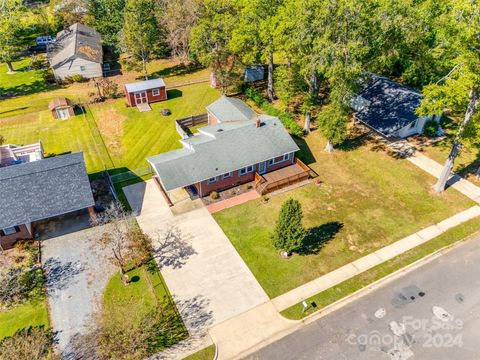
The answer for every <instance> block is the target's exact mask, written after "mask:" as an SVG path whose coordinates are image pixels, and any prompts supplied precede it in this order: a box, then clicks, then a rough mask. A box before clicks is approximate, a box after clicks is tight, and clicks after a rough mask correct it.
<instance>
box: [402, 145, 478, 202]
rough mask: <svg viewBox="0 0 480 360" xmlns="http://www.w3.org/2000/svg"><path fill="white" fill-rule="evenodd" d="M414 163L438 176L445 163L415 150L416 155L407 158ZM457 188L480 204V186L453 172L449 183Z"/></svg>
mask: <svg viewBox="0 0 480 360" xmlns="http://www.w3.org/2000/svg"><path fill="white" fill-rule="evenodd" d="M407 160H408V161H410V162H411V163H412V164H414V165H416V166H418V167H419V168H420V169H422V170H423V171H425V172H427V173H429V174H430V175H433V176H435V177H436V178H438V177H439V176H440V174H441V172H442V169H443V165H441V164H439V163H438V162H436V161H434V160H432V159H430V158H428V157H426V156H425V155H423V154H421V153H419V152H418V151H417V152H415V154H414V155H412V156H410V157H408V158H407ZM447 184H448V185H449V186H451V187H453V188H454V189H455V190H457V191H459V192H461V193H462V194H463V195H465V196H466V197H468V198H470V199H472V200H473V201H475V202H476V203H479V204H480V187H478V186H476V185H474V184H472V183H471V182H470V181H468V180H465V179H463V178H461V177H460V176H459V175H457V174H453V175H452V177H451V178H450V179H449V180H448V183H447Z"/></svg>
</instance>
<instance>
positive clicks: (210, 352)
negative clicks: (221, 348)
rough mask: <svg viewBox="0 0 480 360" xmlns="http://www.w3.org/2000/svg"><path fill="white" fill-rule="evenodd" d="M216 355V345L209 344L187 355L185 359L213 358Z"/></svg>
mask: <svg viewBox="0 0 480 360" xmlns="http://www.w3.org/2000/svg"><path fill="white" fill-rule="evenodd" d="M214 356H215V345H210V346H207V347H206V348H205V349H202V350H200V351H197V352H196V353H194V354H192V355H190V356H187V357H186V358H184V359H183V360H213V357H214Z"/></svg>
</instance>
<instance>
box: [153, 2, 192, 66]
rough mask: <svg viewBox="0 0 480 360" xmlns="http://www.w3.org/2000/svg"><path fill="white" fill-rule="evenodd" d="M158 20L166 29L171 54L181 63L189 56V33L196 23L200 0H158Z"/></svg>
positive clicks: (186, 60) (187, 59) (185, 61)
mask: <svg viewBox="0 0 480 360" xmlns="http://www.w3.org/2000/svg"><path fill="white" fill-rule="evenodd" d="M159 3H160V9H161V11H160V12H159V13H158V12H157V19H158V22H159V23H160V24H161V25H162V26H163V27H164V28H165V30H166V42H167V44H168V47H169V48H170V51H171V55H172V57H173V58H174V59H176V60H178V61H179V62H180V63H181V64H185V63H187V62H188V61H189V58H190V33H191V31H192V28H193V27H194V26H195V25H196V24H197V21H198V12H199V9H200V5H201V0H159Z"/></svg>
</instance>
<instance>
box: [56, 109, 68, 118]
mask: <svg viewBox="0 0 480 360" xmlns="http://www.w3.org/2000/svg"><path fill="white" fill-rule="evenodd" d="M56 112H57V117H58V118H59V119H61V120H66V119H68V118H69V117H70V114H69V112H68V109H56Z"/></svg>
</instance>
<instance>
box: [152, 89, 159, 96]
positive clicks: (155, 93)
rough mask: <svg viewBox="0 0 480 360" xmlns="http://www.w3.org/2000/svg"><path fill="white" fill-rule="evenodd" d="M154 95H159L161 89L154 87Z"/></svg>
mask: <svg viewBox="0 0 480 360" xmlns="http://www.w3.org/2000/svg"><path fill="white" fill-rule="evenodd" d="M152 95H153V96H159V95H160V89H159V88H156V89H153V90H152Z"/></svg>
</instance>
